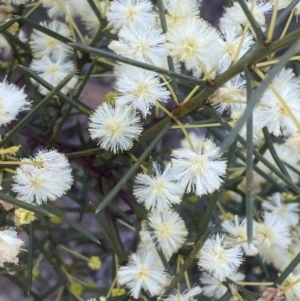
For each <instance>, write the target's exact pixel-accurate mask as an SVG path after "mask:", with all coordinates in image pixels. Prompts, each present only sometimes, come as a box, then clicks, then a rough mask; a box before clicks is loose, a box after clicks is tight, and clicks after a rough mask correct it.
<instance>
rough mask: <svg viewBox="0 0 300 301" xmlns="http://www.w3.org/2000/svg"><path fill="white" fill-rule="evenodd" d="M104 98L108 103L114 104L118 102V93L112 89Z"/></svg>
mask: <svg viewBox="0 0 300 301" xmlns="http://www.w3.org/2000/svg"><path fill="white" fill-rule="evenodd" d="M104 98H105V101H106V102H107V103H109V104H110V105H114V104H115V103H116V98H117V93H116V92H113V91H110V92H108V93H107V94H106V95H105V96H104Z"/></svg>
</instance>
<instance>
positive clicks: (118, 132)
mask: <svg viewBox="0 0 300 301" xmlns="http://www.w3.org/2000/svg"><path fill="white" fill-rule="evenodd" d="M90 119H91V122H90V124H89V131H90V134H91V137H92V138H93V139H96V140H97V141H98V142H99V144H100V146H101V147H102V148H104V149H106V150H111V151H113V152H114V153H118V152H119V151H124V150H129V149H130V148H131V147H132V144H133V140H136V139H137V138H138V136H139V135H140V133H141V131H142V127H141V125H140V118H139V117H138V116H137V115H136V114H135V113H134V112H133V111H132V108H131V107H129V106H115V107H114V106H112V105H109V104H107V103H103V104H102V105H101V106H99V107H98V108H97V109H96V111H95V112H94V113H93V114H92V116H91V117H90Z"/></svg>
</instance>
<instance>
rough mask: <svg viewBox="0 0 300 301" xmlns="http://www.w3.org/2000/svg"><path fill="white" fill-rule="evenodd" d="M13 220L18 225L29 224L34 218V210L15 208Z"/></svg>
mask: <svg viewBox="0 0 300 301" xmlns="http://www.w3.org/2000/svg"><path fill="white" fill-rule="evenodd" d="M14 220H15V223H16V225H18V226H21V225H26V224H30V223H31V222H33V221H34V220H35V216H34V212H32V211H29V210H26V209H23V208H18V209H16V210H15V216H14Z"/></svg>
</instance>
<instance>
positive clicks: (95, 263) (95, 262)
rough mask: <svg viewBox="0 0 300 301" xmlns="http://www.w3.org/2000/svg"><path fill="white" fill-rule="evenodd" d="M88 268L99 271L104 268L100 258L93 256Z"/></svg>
mask: <svg viewBox="0 0 300 301" xmlns="http://www.w3.org/2000/svg"><path fill="white" fill-rule="evenodd" d="M88 266H89V268H90V269H92V270H99V269H100V268H101V266H102V261H101V259H100V257H98V256H91V258H90V259H89V261H88Z"/></svg>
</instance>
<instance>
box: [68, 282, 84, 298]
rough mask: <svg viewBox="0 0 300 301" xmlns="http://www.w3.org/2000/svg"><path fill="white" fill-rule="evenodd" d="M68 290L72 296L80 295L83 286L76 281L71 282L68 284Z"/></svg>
mask: <svg viewBox="0 0 300 301" xmlns="http://www.w3.org/2000/svg"><path fill="white" fill-rule="evenodd" d="M70 292H71V294H73V295H74V296H80V295H81V294H82V292H83V286H82V284H81V283H78V282H73V283H72V284H71V285H70Z"/></svg>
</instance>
